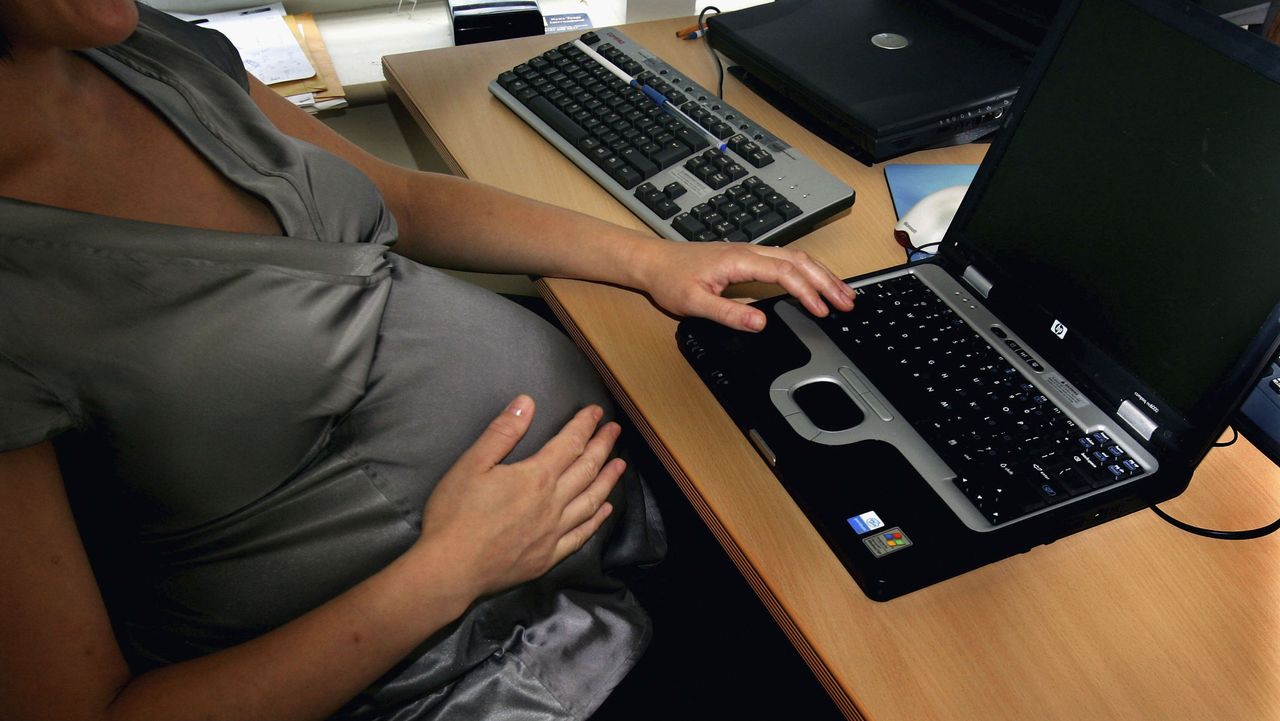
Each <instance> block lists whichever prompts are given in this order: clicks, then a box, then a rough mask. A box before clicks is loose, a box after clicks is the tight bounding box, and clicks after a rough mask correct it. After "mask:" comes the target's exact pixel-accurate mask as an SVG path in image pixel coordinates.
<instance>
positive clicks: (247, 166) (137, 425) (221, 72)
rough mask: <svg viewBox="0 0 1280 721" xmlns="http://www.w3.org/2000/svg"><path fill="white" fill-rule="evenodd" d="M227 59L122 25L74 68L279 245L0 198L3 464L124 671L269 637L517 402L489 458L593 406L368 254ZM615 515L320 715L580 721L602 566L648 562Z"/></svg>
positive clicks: (448, 281) (505, 308) (302, 154)
mask: <svg viewBox="0 0 1280 721" xmlns="http://www.w3.org/2000/svg"><path fill="white" fill-rule="evenodd" d="M175 39H176V40H177V42H175ZM224 43H225V41H224V40H222V39H221V38H220V37H219V36H216V35H213V34H211V33H205V32H202V31H201V32H196V31H195V30H194V29H193V28H190V27H187V26H185V25H184V24H180V23H177V22H176V21H173V20H172V19H170V18H168V17H167V16H163V15H160V14H159V13H156V12H154V11H151V10H148V9H146V8H143V25H142V26H141V27H140V28H139V30H138V31H137V32H136V33H135V34H134V35H133V36H132V37H131V38H130V39H129V40H127V41H126V42H125V43H123V44H121V45H119V46H115V47H112V48H107V49H104V50H100V51H91V52H89V53H87V54H86V55H87V57H89V58H90V59H91V60H93V61H94V62H95V63H97V64H98V65H99V66H100V67H101V68H102V69H103V70H105V71H106V72H107V73H109V74H110V75H111V76H113V77H114V78H116V79H117V80H118V81H119V82H121V83H122V84H124V85H125V86H126V87H128V88H129V89H131V90H132V91H133V92H135V93H136V94H138V95H139V96H140V97H142V98H143V99H144V100H145V101H146V102H148V103H150V104H151V105H152V106H154V107H155V109H156V110H157V111H158V112H159V113H161V114H162V115H163V116H164V117H165V118H167V119H168V120H169V121H170V122H171V123H172V124H173V126H174V127H175V128H176V129H177V130H178V132H179V133H181V134H182V135H183V136H185V137H186V138H187V139H188V140H189V141H190V143H191V144H192V145H193V146H194V147H195V148H196V149H197V150H198V152H200V153H201V154H203V155H204V156H205V157H206V158H207V159H208V160H209V162H210V163H212V164H213V165H214V166H215V167H216V168H218V169H219V170H220V171H221V172H222V173H224V174H225V175H226V176H227V177H228V178H229V179H231V180H232V181H233V182H235V183H236V184H238V185H239V186H240V187H242V188H244V189H245V190H247V191H248V192H250V193H253V194H255V195H257V196H259V197H261V198H262V199H263V200H264V201H265V202H266V203H268V204H269V205H270V207H271V208H272V209H273V210H274V212H275V214H276V216H277V218H278V219H279V221H280V223H281V225H282V226H283V227H284V230H285V237H264V236H256V235H248V234H238V233H226V232H216V231H208V230H198V229H190V228H182V227H174V226H166V225H158V224H151V223H144V222H135V221H127V220H121V219H114V218H108V217H102V216H97V215H92V214H86V213H80V212H75V211H69V210H64V209H58V208H52V207H48V206H42V205H38V204H32V203H25V202H21V201H17V200H13V199H7V198H0V450H9V449H14V448H21V447H24V446H28V445H32V444H35V443H38V442H40V441H42V440H45V439H50V438H51V439H53V440H54V443H55V447H56V448H57V451H58V455H59V461H60V463H61V464H62V470H63V475H64V477H65V479H66V485H67V488H68V493H69V495H70V498H71V501H72V507H73V510H74V511H75V514H76V519H77V523H78V525H79V527H80V531H81V534H82V537H83V539H84V543H85V546H86V548H87V549H88V551H89V552H90V555H91V559H92V561H93V563H94V570H95V573H96V574H97V579H98V582H99V585H100V587H101V588H102V590H103V594H104V598H105V599H106V602H107V604H108V609H109V611H110V614H111V618H112V622H113V624H114V625H115V627H116V632H117V635H118V638H119V640H120V643H121V646H122V647H123V648H124V650H125V653H126V655H127V657H128V658H129V660H130V663H131V664H132V665H133V667H134V669H135V670H136V671H139V672H141V671H144V670H146V669H148V668H153V667H156V666H160V665H164V664H169V663H174V662H177V661H181V660H184V659H188V658H192V657H196V656H200V655H203V654H207V653H210V652H213V651H216V650H219V649H222V648H226V647H229V646H232V645H235V644H238V643H240V642H243V641H245V640H248V639H251V638H253V637H255V636H258V635H260V634H262V633H264V632H267V631H269V630H271V629H272V628H274V627H276V626H279V625H280V624H282V623H284V622H286V621H288V620H290V619H292V618H294V617H296V616H298V615H300V614H302V613H305V612H306V611H307V610H309V609H311V608H314V607H315V606H317V605H319V604H321V603H323V602H324V601H325V600H327V599H329V598H331V597H333V596H334V595H336V594H339V593H341V592H342V591H343V590H345V589H347V588H349V587H351V586H352V585H354V584H356V583H358V582H359V581H360V580H362V579H363V578H365V577H367V576H369V575H370V574H372V573H374V572H375V571H377V570H378V569H380V568H382V567H383V566H385V565H386V564H387V563H388V562H389V561H391V560H392V559H394V558H396V557H397V556H398V555H400V554H401V553H403V552H404V551H405V550H406V549H407V548H408V547H409V546H410V545H411V544H412V543H413V542H414V540H415V539H416V538H417V537H418V535H419V533H420V526H421V520H422V515H421V511H422V506H423V503H424V502H425V500H426V498H427V496H428V495H429V494H430V493H431V490H432V488H433V487H434V486H435V484H436V482H437V480H438V479H439V478H440V477H441V475H443V473H444V472H445V471H446V470H447V469H448V468H449V466H450V465H452V463H453V461H454V460H455V459H456V458H457V456H458V454H459V453H460V452H461V451H462V450H463V449H465V448H466V447H467V446H468V445H470V443H471V442H472V441H473V440H474V439H475V438H476V437H477V436H478V435H479V434H480V432H481V431H482V430H483V429H484V428H485V426H486V425H487V423H488V422H489V421H490V420H491V419H492V418H493V417H494V416H496V415H497V414H498V413H499V412H501V410H502V409H503V408H504V407H505V405H506V403H507V402H508V401H510V399H511V398H513V397H514V396H515V395H516V394H518V393H529V394H531V395H532V396H534V398H535V399H536V401H537V403H538V410H537V415H536V417H535V422H534V424H533V428H532V430H531V431H530V433H529V435H528V436H527V437H526V438H525V439H524V440H523V441H522V442H521V444H520V445H519V447H518V448H517V449H516V450H515V452H514V453H513V454H512V456H511V460H514V459H518V458H521V457H524V456H526V455H528V454H529V453H531V452H533V451H534V450H536V449H537V448H539V447H540V446H541V445H542V444H543V443H544V442H545V441H546V440H547V439H548V438H550V436H551V435H552V434H554V433H555V432H556V431H557V430H558V429H559V427H560V426H561V425H562V424H563V423H564V422H566V421H567V420H568V419H569V418H570V417H571V416H572V414H573V413H574V412H575V411H576V410H577V409H578V408H580V407H582V406H583V405H585V404H588V403H602V404H605V405H606V407H608V396H607V394H606V392H605V390H604V388H603V387H602V385H601V383H600V382H599V379H598V378H597V377H596V375H595V373H594V371H593V369H592V368H591V367H590V365H589V364H588V363H587V362H586V361H585V360H584V358H583V357H582V356H581V355H580V354H579V353H578V352H577V350H576V349H575V348H574V347H573V346H572V344H571V343H569V342H568V341H567V339H566V338H565V337H564V336H563V335H562V334H560V333H559V332H558V331H557V330H556V329H554V328H552V327H551V326H549V325H547V324H546V323H544V322H543V321H541V320H540V319H539V318H537V317H536V316H535V315H533V314H531V313H529V312H527V311H525V310H524V309H523V308H520V307H519V306H517V305H515V304H512V303H510V302H508V301H506V300H504V299H502V298H500V297H498V296H495V295H493V294H491V293H488V292H486V291H483V290H480V289H477V288H475V287H473V286H470V285H468V284H465V283H463V282H461V281H458V280H455V279H453V278H451V277H450V276H447V275H445V274H442V273H440V272H438V271H435V270H432V269H430V268H426V267H424V266H421V265H418V264H415V263H413V262H411V261H408V260H405V259H403V258H401V257H399V256H397V255H395V254H394V253H393V252H390V250H389V248H390V246H391V245H392V243H393V242H394V241H395V238H396V225H395V221H394V219H393V218H392V217H391V215H390V213H389V212H388V210H387V208H386V206H385V205H384V204H383V203H382V200H381V198H380V197H379V196H378V194H377V191H376V189H375V188H374V187H373V185H372V184H371V183H370V182H369V180H368V179H367V178H365V177H364V176H363V175H361V174H360V173H359V172H358V171H356V170H355V169H354V168H352V167H351V166H350V165H348V164H346V163H345V162H343V161H342V160H340V159H338V158H336V157H334V156H332V155H330V154H328V153H326V152H324V151H322V150H320V149H318V148H315V147H314V146H311V145H308V144H306V143H303V142H300V141H297V140H294V139H291V138H288V137H286V136H283V135H281V134H280V133H278V132H277V131H275V129H274V128H273V127H272V126H271V125H270V123H269V122H268V121H267V120H266V119H265V118H263V117H262V115H261V114H260V113H258V111H257V110H256V108H255V107H254V106H253V104H252V102H251V101H250V100H249V99H248V97H247V94H246V93H245V89H244V86H243V70H242V69H240V68H239V66H238V64H236V63H235V62H234V59H232V60H230V61H229V60H228V59H227V58H228V54H227V52H226V49H227V48H226V46H225V45H224ZM190 48H195V50H194V51H193V50H192V49H190ZM231 52H232V53H233V52H234V51H231ZM206 57H212V59H213V60H214V62H215V63H216V64H217V65H219V66H221V68H222V69H218V68H216V67H215V66H214V65H211V64H210V63H209V62H208V61H207V60H206ZM237 75H238V77H237ZM237 80H239V81H241V82H237ZM611 500H612V501H613V502H614V504H615V505H616V506H617V509H616V511H615V513H614V515H613V516H612V517H611V518H610V520H609V522H608V523H607V524H606V526H605V527H604V528H603V529H602V530H601V531H600V532H599V533H598V534H597V535H596V536H595V537H594V538H593V539H592V540H591V541H590V542H589V543H588V544H587V545H586V546H585V547H584V548H583V549H582V550H581V551H579V552H578V553H576V554H574V555H573V556H571V557H569V558H568V559H566V560H565V561H564V562H562V563H561V564H559V565H558V566H557V567H556V568H554V569H552V571H551V572H549V573H548V574H546V575H545V576H544V577H542V578H540V579H537V580H535V581H533V582H530V583H526V584H524V585H522V586H519V587H517V588H514V589H511V590H509V591H506V592H503V593H500V594H497V595H494V596H491V597H487V598H484V599H482V600H480V601H479V602H477V603H476V604H474V605H473V606H472V607H471V608H470V609H469V610H468V611H467V612H466V613H465V614H464V615H463V616H462V618H460V619H459V620H457V621H456V622H454V623H452V624H450V625H449V626H447V627H445V628H444V629H442V630H441V631H439V632H438V633H437V634H435V635H434V636H433V637H432V638H430V639H428V640H427V641H426V642H425V643H424V644H422V646H421V647H420V648H418V649H417V650H416V651H415V652H414V653H412V654H411V655H410V656H409V657H407V658H405V659H404V660H403V661H402V662H401V663H400V664H398V665H397V666H396V667H395V668H394V669H392V670H391V671H390V672H389V673H387V674H386V676H385V677H384V678H382V679H381V680H380V681H378V682H377V683H376V684H374V685H373V686H372V687H370V688H369V689H367V690H366V691H365V692H363V693H362V694H361V695H360V696H358V697H357V698H355V699H353V700H352V701H351V703H350V704H348V705H347V707H345V708H344V709H343V711H342V712H341V713H340V715H341V716H344V717H352V718H393V719H418V718H424V719H426V718H430V719H437V718H439V719H443V718H450V719H480V718H497V719H512V720H515V719H580V718H585V717H586V716H588V715H590V713H591V712H592V711H593V710H594V709H595V708H596V706H597V705H598V704H599V703H600V702H601V701H602V700H603V699H604V697H605V696H606V695H607V694H608V692H609V691H610V690H611V689H612V688H613V686H614V685H615V684H617V682H618V681H619V680H620V679H621V678H622V676H623V675H624V674H625V673H626V672H627V670H628V669H629V668H630V667H631V666H632V665H633V663H634V662H635V660H636V659H637V658H638V656H639V655H640V653H641V652H642V651H643V649H644V646H645V644H646V643H647V640H648V635H649V626H648V620H647V618H646V616H645V614H644V612H643V611H642V610H641V609H640V608H639V606H638V605H637V603H636V601H635V599H634V597H633V596H632V595H631V594H630V592H628V591H627V589H626V588H625V587H624V586H623V585H622V584H621V583H620V582H618V581H617V580H615V579H614V578H613V577H612V576H611V575H610V574H609V571H610V569H614V568H618V567H621V566H625V565H633V564H637V563H645V562H652V561H654V560H656V559H657V558H659V557H660V555H661V553H662V548H663V546H664V540H663V536H662V529H661V523H660V521H659V519H658V517H657V514H656V511H655V509H654V507H653V504H652V500H651V499H650V498H648V496H647V493H646V492H645V491H644V489H643V485H642V484H641V483H640V482H639V479H637V478H635V477H632V476H630V475H628V476H627V477H626V478H624V481H623V482H622V483H621V484H619V487H618V488H617V489H616V490H615V492H614V495H613V498H612V499H611Z"/></svg>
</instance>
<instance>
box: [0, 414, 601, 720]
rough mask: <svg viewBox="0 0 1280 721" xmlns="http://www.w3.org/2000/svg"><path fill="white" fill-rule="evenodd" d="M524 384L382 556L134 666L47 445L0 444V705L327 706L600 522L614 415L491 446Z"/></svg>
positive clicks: (277, 715) (33, 712) (512, 417)
mask: <svg viewBox="0 0 1280 721" xmlns="http://www.w3.org/2000/svg"><path fill="white" fill-rule="evenodd" d="M533 410H534V408H533V401H532V399H530V398H528V397H526V396H521V397H519V398H517V399H516V400H515V401H513V402H512V403H511V405H510V406H509V407H508V408H507V409H506V410H505V411H503V413H502V414H501V415H500V416H499V417H498V418H496V419H495V420H494V421H493V422H492V423H491V424H490V426H489V428H488V429H487V430H486V431H485V433H484V434H483V435H482V436H481V437H480V438H479V439H478V440H477V441H476V443H475V444H474V445H473V446H472V447H471V448H470V449H468V450H467V451H466V452H465V453H464V454H463V455H462V456H461V457H460V458H459V460H458V461H457V463H455V464H454V466H453V467H452V468H451V469H450V471H449V472H448V473H447V474H446V475H445V477H444V478H443V479H442V480H441V481H440V484H439V486H438V487H437V489H436V491H435V493H433V494H432V496H431V500H429V501H428V503H427V507H426V510H425V512H424V513H425V522H424V528H425V529H426V531H425V532H424V535H423V536H422V537H421V538H420V539H419V541H418V542H417V543H416V544H415V545H414V546H413V547H412V548H411V549H410V550H409V551H408V552H406V553H405V554H404V555H403V556H401V557H400V558H398V559H397V560H396V561H394V562H392V563H391V564H390V565H389V566H387V567H386V568H384V569H383V570H381V571H379V572H378V573H376V574H374V575H372V576H370V577H369V578H367V579H366V580H365V581H363V582H361V583H360V584H358V585H356V586H354V587H353V588H351V589H350V590H348V591H346V592H345V593H343V594H341V595H339V596H337V597H336V598H334V599H332V600H330V601H329V602H327V603H325V604H324V605H322V606H319V607H318V608H316V609H314V610H312V611H310V612H308V613H306V614H304V615H303V616H301V617H299V618H297V619H295V620H293V621H291V622H290V623H288V624H286V625H284V626H281V627H280V628H277V629H275V630H273V631H271V632H269V633H267V634H264V635H263V636H260V637H258V638H256V639H254V640H252V641H249V642H247V643H244V644H241V645H239V646H235V647H233V648H230V649H227V650H225V651H221V652H218V653H214V654H211V655H209V656H205V657H202V658H198V659H194V660H191V661H187V662H184V663H179V664H175V665H172V666H167V667H164V668H161V669H157V670H155V671H151V672H148V673H146V674H143V675H141V676H137V677H132V676H131V673H130V670H129V668H128V665H127V664H126V662H125V660H124V657H123V655H122V653H121V651H120V647H119V645H118V644H117V642H116V639H115V637H114V635H113V633H112V630H111V623H110V620H109V619H108V617H107V612H106V609H105V607H104V605H103V601H102V596H101V594H100V593H99V591H98V587H97V584H96V583H95V581H94V577H93V572H92V570H91V568H90V566H89V562H88V559H87V557H86V554H85V551H84V548H83V546H82V545H81V541H80V538H79V535H78V533H77V531H76V526H75V521H74V520H73V518H72V515H71V512H70V509H69V506H68V503H67V497H66V493H65V491H64V489H63V484H62V478H61V475H60V473H59V470H58V465H57V461H56V459H55V456H54V453H53V450H52V446H51V444H50V443H48V442H46V443H42V444H40V445H38V446H34V447H31V448H26V449H22V450H17V451H10V452H7V453H0V599H4V607H3V613H0V717H3V718H19V719H31V720H33V721H34V720H35V719H43V718H52V719H86V720H87V719H115V718H121V719H123V718H144V719H169V720H173V721H177V720H178V719H184V718H200V719H212V718H232V719H244V720H248V719H259V718H260V719H271V720H273V721H286V720H288V719H315V718H324V717H326V716H328V715H330V714H331V713H333V712H334V711H335V710H337V709H338V708H339V707H340V706H341V705H342V704H343V703H345V702H346V701H347V700H348V699H350V698H352V697H353V696H355V694H356V693H358V692H359V691H360V690H361V689H363V688H365V687H366V686H368V685H369V684H370V683H371V682H373V681H374V680H375V679H377V678H378V677H379V676H381V675H382V674H383V673H385V672H386V670H387V669H389V668H390V667H391V666H392V665H393V664H394V663H395V662H397V661H398V660H400V659H401V658H402V657H403V656H405V655H406V654H407V653H409V651H411V650H412V649H413V648H415V647H416V646H417V645H418V644H420V643H421V642H422V641H423V640H424V639H426V638H427V637H428V636H429V635H430V634H431V633H433V632H434V631H436V630H437V629H439V628H441V627H443V626H444V625H445V624H447V623H449V622H450V621H452V620H453V619H455V618H457V617H458V616H459V615H461V614H462V613H463V612H464V611H465V610H466V609H467V607H468V606H469V605H470V604H471V602H472V601H473V600H475V599H476V598H477V597H479V596H481V595H483V594H486V593H491V592H494V591H497V590H499V589H502V588H507V587H509V586H511V585H514V584H516V583H519V582H522V581H525V580H528V579H531V578H535V577H537V576H540V575H542V574H543V573H545V572H546V571H547V570H548V569H549V568H551V566H553V565H554V564H555V563H558V562H559V561H560V560H561V559H563V558H564V557H565V556H567V555H568V554H569V553H571V552H573V551H575V550H577V549H578V548H579V547H581V545H582V544H583V543H584V542H585V541H586V539H587V538H589V537H590V536H591V534H593V533H595V531H596V530H597V529H598V528H599V527H600V524H601V523H603V521H604V519H605V517H606V516H607V515H608V514H609V512H610V510H611V508H610V506H609V504H608V503H606V502H605V500H604V499H605V498H606V497H607V496H608V494H609V491H610V490H611V489H612V488H613V485H614V484H615V483H616V482H617V480H618V477H619V475H620V474H621V472H622V469H623V466H622V462H621V461H619V460H616V459H615V460H613V461H607V458H608V454H609V452H610V450H611V449H612V446H613V442H614V441H615V440H616V439H617V434H618V427H617V425H616V424H612V423H610V424H606V425H605V426H603V427H601V428H599V429H598V430H597V429H596V424H597V423H598V422H599V420H600V417H601V411H600V409H599V408H598V407H594V406H592V407H589V408H585V409H583V410H582V411H581V412H579V413H578V414H577V415H576V416H575V417H574V418H573V420H571V421H570V422H569V423H568V424H567V425H566V426H565V427H564V429H562V430H561V432H560V433H559V434H558V435H557V436H556V437H555V438H553V439H552V440H551V441H549V442H548V443H547V444H546V445H545V446H544V447H543V448H542V449H541V450H539V451H538V452H537V453H535V454H534V455H533V456H530V457H529V458H527V459H525V460H523V461H521V462H519V463H516V464H512V465H509V466H508V465H501V461H502V459H503V458H505V457H506V455H507V454H508V453H509V452H510V451H511V449H512V448H514V447H515V444H516V443H517V442H518V441H519V440H520V438H522V437H523V436H524V434H525V432H526V431H527V430H528V428H529V424H530V422H531V420H532V416H533Z"/></svg>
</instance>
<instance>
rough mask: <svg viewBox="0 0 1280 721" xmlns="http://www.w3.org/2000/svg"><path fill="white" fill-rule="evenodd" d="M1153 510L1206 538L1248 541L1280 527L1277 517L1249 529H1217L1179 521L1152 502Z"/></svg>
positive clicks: (1190, 531)
mask: <svg viewBox="0 0 1280 721" xmlns="http://www.w3.org/2000/svg"><path fill="white" fill-rule="evenodd" d="M1151 510H1153V511H1155V512H1156V515H1157V516H1159V517H1161V518H1163V519H1164V520H1166V521H1168V522H1169V523H1171V524H1173V525H1174V526H1175V527H1177V528H1181V529H1182V530H1184V531H1186V532H1187V533H1194V534H1196V535H1197V536H1204V537H1206V538H1216V539H1218V540H1222V541H1247V540H1249V539H1251V538H1262V537H1263V536H1265V535H1268V534H1271V533H1275V532H1276V529H1280V518H1277V519H1276V520H1274V521H1272V522H1271V523H1268V524H1267V525H1265V526H1259V527H1257V528H1250V529H1249V530H1247V531H1215V530H1212V529H1209V528H1201V527H1199V526H1193V525H1191V524H1190V523H1184V522H1183V521H1179V520H1178V519H1176V518H1174V517H1173V516H1170V515H1169V514H1167V513H1165V512H1164V511H1162V510H1160V509H1159V508H1158V507H1157V506H1156V504H1154V503H1153V504H1151Z"/></svg>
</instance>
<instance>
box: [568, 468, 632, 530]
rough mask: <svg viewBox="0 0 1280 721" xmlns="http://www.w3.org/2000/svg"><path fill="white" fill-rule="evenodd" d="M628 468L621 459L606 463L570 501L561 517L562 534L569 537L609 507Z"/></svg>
mask: <svg viewBox="0 0 1280 721" xmlns="http://www.w3.org/2000/svg"><path fill="white" fill-rule="evenodd" d="M626 468H627V462H626V461H624V460H622V459H621V458H614V459H613V460H611V461H609V462H608V463H606V464H605V465H604V467H602V468H601V469H600V472H599V473H597V474H595V476H593V477H592V478H591V479H590V482H589V483H587V484H586V486H585V487H583V488H581V489H580V491H579V492H578V493H577V494H576V495H574V496H573V497H572V498H570V499H569V502H568V503H567V504H566V505H565V507H564V511H563V512H562V513H561V515H560V532H561V533H562V534H564V535H569V534H570V533H572V532H574V530H575V529H576V528H577V527H578V526H580V525H582V524H583V523H585V522H587V521H588V520H590V519H591V518H592V517H594V516H595V515H596V513H598V512H599V511H600V509H601V508H602V507H604V506H605V505H608V504H607V502H606V501H607V499H608V498H609V494H610V493H611V492H613V487H614V486H615V485H617V483H618V479H620V478H621V477H622V472H623V471H625V470H626Z"/></svg>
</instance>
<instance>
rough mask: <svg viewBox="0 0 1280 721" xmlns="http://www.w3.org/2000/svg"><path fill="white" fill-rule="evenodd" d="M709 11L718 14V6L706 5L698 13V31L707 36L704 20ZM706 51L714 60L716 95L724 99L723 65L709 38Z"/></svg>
mask: <svg viewBox="0 0 1280 721" xmlns="http://www.w3.org/2000/svg"><path fill="white" fill-rule="evenodd" d="M709 12H713V13H715V14H716V15H719V14H720V8H718V7H716V6H714V5H708V6H706V7H704V8H702V12H700V13H698V28H699V29H698V32H700V33H702V36H703V37H706V36H707V31H708V30H709V28H708V27H707V21H706V17H707V13H709ZM707 52H709V53H711V59H712V60H714V61H716V77H717V83H716V96H717V97H719V98H720V99H721V100H724V65H721V64H720V56H719V55H716V51H715V49H714V48H712V47H711V41H710V40H708V41H707Z"/></svg>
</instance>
